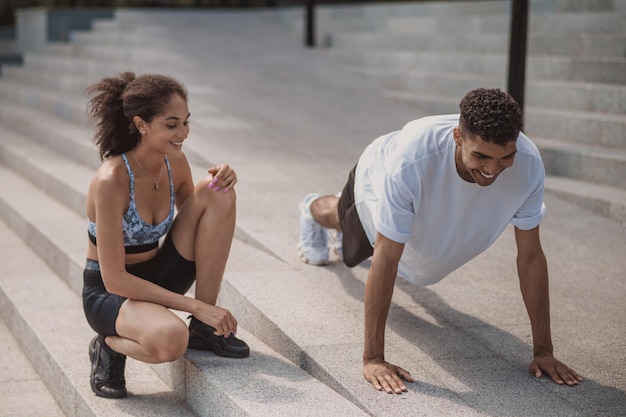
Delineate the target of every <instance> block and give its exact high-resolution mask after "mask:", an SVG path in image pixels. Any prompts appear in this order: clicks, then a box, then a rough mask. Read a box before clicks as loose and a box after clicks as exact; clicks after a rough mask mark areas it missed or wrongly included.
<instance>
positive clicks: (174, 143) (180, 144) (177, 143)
mask: <svg viewBox="0 0 626 417" xmlns="http://www.w3.org/2000/svg"><path fill="white" fill-rule="evenodd" d="M170 143H171V144H172V145H174V146H183V143H182V142H172V141H170Z"/></svg>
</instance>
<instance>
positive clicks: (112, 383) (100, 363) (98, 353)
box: [89, 335, 127, 398]
mask: <svg viewBox="0 0 626 417" xmlns="http://www.w3.org/2000/svg"><path fill="white" fill-rule="evenodd" d="M89 359H90V360H91V376H90V377H89V381H90V383H91V390H92V391H93V392H94V393H95V394H96V395H97V396H98V397H104V398H122V397H126V394H127V392H126V380H125V379H124V368H125V367H126V355H122V354H120V353H117V352H115V351H113V350H111V348H110V347H108V346H107V345H106V343H104V336H102V335H98V336H96V337H94V338H93V339H92V340H91V343H90V344H89Z"/></svg>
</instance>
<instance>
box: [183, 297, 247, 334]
mask: <svg viewBox="0 0 626 417" xmlns="http://www.w3.org/2000/svg"><path fill="white" fill-rule="evenodd" d="M199 304H200V305H199V307H198V308H197V309H196V311H194V312H193V315H194V317H195V318H197V319H198V320H200V321H201V322H203V323H205V324H208V325H209V326H211V327H215V333H214V334H215V335H216V336H224V337H228V336H229V335H231V334H233V335H234V334H237V320H236V319H235V317H233V315H232V314H231V313H230V311H228V310H226V309H225V308H222V307H218V306H214V305H211V304H206V303H202V302H201V303H199Z"/></svg>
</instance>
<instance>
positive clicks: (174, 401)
mask: <svg viewBox="0 0 626 417" xmlns="http://www.w3.org/2000/svg"><path fill="white" fill-rule="evenodd" d="M0 172H1V175H0V189H1V190H2V192H1V193H0V195H1V197H0V219H2V220H3V221H2V222H0V229H1V231H2V232H1V233H0V235H1V236H2V251H1V252H0V256H1V257H2V265H3V267H2V274H1V276H0V298H1V299H0V308H1V311H0V313H1V314H2V317H3V318H4V320H5V321H6V323H7V326H8V327H9V328H10V329H11V332H12V333H13V334H14V335H15V338H16V339H17V340H18V342H19V343H20V348H21V349H22V351H23V352H24V354H25V355H26V356H27V357H28V359H29V361H30V362H31V363H32V365H33V367H34V368H35V370H36V371H37V372H38V373H39V374H40V375H41V377H42V379H43V381H44V382H45V383H46V385H47V387H48V389H49V390H50V392H51V394H52V395H53V396H54V398H55V399H56V401H57V403H58V404H59V406H60V407H61V409H62V410H63V412H64V413H65V414H66V415H67V416H101V415H113V416H122V415H128V414H129V413H130V414H135V415H137V414H138V413H141V411H140V410H145V409H146V408H147V407H148V409H151V410H155V413H157V415H172V416H186V415H192V412H191V410H190V409H189V408H188V407H186V406H185V404H184V402H183V401H182V400H181V399H180V398H179V397H178V396H177V395H176V394H175V393H173V392H172V390H171V389H169V388H168V387H167V386H166V385H165V383H164V382H163V381H162V380H161V379H160V378H159V377H158V376H157V375H156V374H155V373H154V372H153V371H152V370H151V369H150V368H149V367H148V366H147V365H145V364H141V363H138V362H135V361H129V363H128V367H127V368H128V372H127V374H128V378H127V381H128V387H129V389H130V390H131V392H133V393H134V394H136V396H132V397H131V398H132V399H131V400H130V401H125V402H120V401H113V402H110V401H108V400H103V399H100V398H98V397H96V396H95V395H93V393H92V392H91V389H90V387H89V359H88V355H87V346H88V343H89V340H90V339H91V337H93V335H94V333H93V331H92V330H91V329H90V328H89V326H88V324H87V322H86V321H85V320H84V313H83V311H82V302H81V300H80V297H79V296H78V294H77V293H76V290H75V289H71V288H70V287H68V285H67V282H63V281H62V280H61V279H60V278H59V273H58V272H57V271H56V270H54V269H55V268H51V267H50V266H49V265H46V263H50V261H51V260H52V258H54V256H55V255H54V254H52V253H50V247H49V245H47V244H46V241H47V240H49V239H53V240H57V241H59V240H61V241H63V243H70V244H71V242H68V239H67V237H66V236H67V235H68V232H69V233H71V232H72V230H75V229H73V227H72V224H71V219H72V218H73V217H76V215H75V214H73V213H71V212H69V211H68V210H67V209H65V208H63V207H62V206H60V205H59V203H56V202H54V201H53V200H51V199H50V198H49V197H47V196H46V195H45V194H43V193H41V192H40V191H38V190H37V189H35V188H34V187H33V186H32V185H31V184H30V183H28V182H26V181H24V180H22V179H21V178H20V177H19V176H17V175H15V174H14V173H12V172H11V171H10V170H8V169H6V168H5V167H4V166H3V165H0ZM80 223H81V224H82V225H83V227H84V223H83V222H82V221H81V222H80ZM8 225H10V228H9V227H8ZM44 227H46V228H48V229H56V230H49V232H51V236H46V237H44V236H42V235H41V232H42V228H44ZM18 236H20V237H21V238H22V239H24V240H25V241H26V242H28V246H27V245H26V243H25V241H23V240H22V239H20V237H18ZM69 240H71V239H69ZM74 241H76V239H74ZM73 246H74V247H76V244H74V245H73ZM81 246H84V245H81ZM64 249H67V250H68V253H69V252H70V251H71V250H72V249H71V248H70V247H67V248H64ZM83 249H84V247H83ZM38 250H41V251H48V256H47V258H49V259H47V260H45V261H44V260H42V259H41V258H40V257H39V256H38V255H39V253H37V251H38ZM61 252H62V251H61ZM36 253H37V254H36ZM60 255H61V256H60V257H59V258H61V259H58V260H57V262H56V263H57V264H58V263H60V262H62V258H64V255H65V253H61V254H60ZM83 256H84V255H83ZM65 263H66V266H67V262H65ZM59 266H60V265H57V267H59ZM157 393H159V394H158V395H159V401H158V402H157V401H154V400H153V397H154V395H157ZM114 404H115V405H116V406H113V405H114ZM112 406H113V407H112Z"/></svg>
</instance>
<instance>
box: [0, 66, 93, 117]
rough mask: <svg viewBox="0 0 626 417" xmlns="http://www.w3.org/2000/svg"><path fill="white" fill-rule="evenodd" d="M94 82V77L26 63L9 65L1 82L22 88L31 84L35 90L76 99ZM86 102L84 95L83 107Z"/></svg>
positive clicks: (0, 78) (0, 79)
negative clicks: (16, 65) (59, 93)
mask: <svg viewBox="0 0 626 417" xmlns="http://www.w3.org/2000/svg"><path fill="white" fill-rule="evenodd" d="M93 82H94V81H93V78H90V77H89V76H85V75H82V74H79V73H67V72H54V71H40V70H39V69H38V68H36V67H31V66H26V65H22V66H19V67H7V68H5V69H4V71H3V73H2V77H0V84H15V85H18V86H21V87H22V88H23V87H24V86H29V87H31V88H32V89H33V90H43V91H45V90H51V91H58V92H61V93H65V94H67V95H68V96H69V94H71V95H72V96H73V98H74V99H76V97H79V96H80V95H81V94H82V93H83V92H84V91H85V89H86V88H87V87H88V86H89V85H91V84H92V83H93ZM84 102H85V100H84V97H83V108H84V107H85V106H84Z"/></svg>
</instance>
